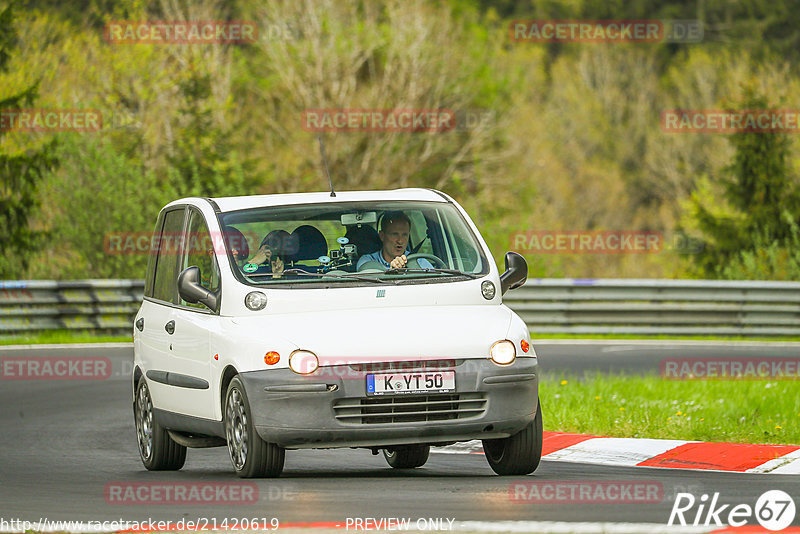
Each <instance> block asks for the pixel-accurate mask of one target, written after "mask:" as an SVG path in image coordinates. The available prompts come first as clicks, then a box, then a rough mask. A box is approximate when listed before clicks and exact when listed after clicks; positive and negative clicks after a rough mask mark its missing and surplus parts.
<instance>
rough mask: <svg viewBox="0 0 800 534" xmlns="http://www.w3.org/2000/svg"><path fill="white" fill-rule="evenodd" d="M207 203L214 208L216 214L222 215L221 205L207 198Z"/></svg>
mask: <svg viewBox="0 0 800 534" xmlns="http://www.w3.org/2000/svg"><path fill="white" fill-rule="evenodd" d="M206 201H207V202H208V203H209V204H211V208H213V210H214V213H222V210H221V209H219V204H217V203H216V202H215V201H214V200H213V199H210V198H206Z"/></svg>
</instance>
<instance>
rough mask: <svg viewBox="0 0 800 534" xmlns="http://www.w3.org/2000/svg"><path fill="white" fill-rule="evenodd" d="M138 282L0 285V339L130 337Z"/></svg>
mask: <svg viewBox="0 0 800 534" xmlns="http://www.w3.org/2000/svg"><path fill="white" fill-rule="evenodd" d="M143 293H144V281H142V280H76V281H65V282H55V281H51V280H26V281H0V335H6V334H19V333H23V332H29V331H42V330H59V329H68V330H100V331H110V332H114V333H123V331H124V333H129V332H132V329H133V324H132V320H133V317H134V315H136V311H137V310H138V309H139V305H140V304H141V302H142V295H143Z"/></svg>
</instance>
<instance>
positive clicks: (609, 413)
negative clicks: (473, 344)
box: [539, 374, 800, 444]
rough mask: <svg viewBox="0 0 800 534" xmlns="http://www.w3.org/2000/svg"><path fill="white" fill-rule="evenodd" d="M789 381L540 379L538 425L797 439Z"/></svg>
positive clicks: (739, 439)
mask: <svg viewBox="0 0 800 534" xmlns="http://www.w3.org/2000/svg"><path fill="white" fill-rule="evenodd" d="M796 391H797V383H796V381H794V380H791V379H786V380H772V381H767V380H742V379H737V380H705V381H703V380H664V379H663V378H661V377H659V376H652V375H649V376H648V375H645V376H628V375H603V374H591V375H589V376H586V377H574V376H563V377H560V378H559V379H558V380H556V379H555V377H546V378H545V379H543V380H542V381H541V382H540V383H539V396H540V398H541V400H542V404H543V406H544V411H543V414H544V428H545V430H551V431H558V432H577V433H581V434H593V435H597V436H611V437H622V438H642V437H647V438H660V439H683V440H697V441H715V442H733V443H776V444H777V443H800V425H798V424H797V423H798V422H800V397H798V396H797V394H796Z"/></svg>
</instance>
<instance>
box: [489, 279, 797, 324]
mask: <svg viewBox="0 0 800 534" xmlns="http://www.w3.org/2000/svg"><path fill="white" fill-rule="evenodd" d="M503 300H504V302H505V303H506V304H507V305H508V306H509V307H511V308H512V309H513V310H514V311H516V312H517V313H518V314H519V315H520V317H522V319H523V320H524V321H525V322H526V323H527V324H528V326H529V327H530V329H531V331H532V332H534V333H537V332H538V333H569V334H646V335H653V334H665V335H726V336H729V335H746V336H800V282H756V281H728V280H652V279H587V280H580V279H575V280H571V279H555V278H542V279H532V280H528V282H526V283H525V285H524V286H523V287H521V288H519V289H516V290H514V291H509V292H508V293H506V294H505V295H504V296H503Z"/></svg>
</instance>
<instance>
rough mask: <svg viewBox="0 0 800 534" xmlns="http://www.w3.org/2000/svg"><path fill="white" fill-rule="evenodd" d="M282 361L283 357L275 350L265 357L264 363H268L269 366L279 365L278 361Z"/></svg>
mask: <svg viewBox="0 0 800 534" xmlns="http://www.w3.org/2000/svg"><path fill="white" fill-rule="evenodd" d="M280 359H281V355H280V354H278V353H277V352H275V351H274V350H271V351H269V352H268V353H267V354H266V355H265V356H264V363H266V364H267V365H275V364H276V363H278V361H280Z"/></svg>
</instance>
